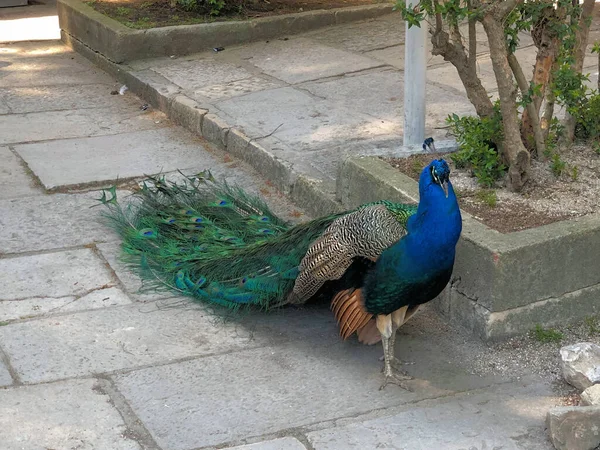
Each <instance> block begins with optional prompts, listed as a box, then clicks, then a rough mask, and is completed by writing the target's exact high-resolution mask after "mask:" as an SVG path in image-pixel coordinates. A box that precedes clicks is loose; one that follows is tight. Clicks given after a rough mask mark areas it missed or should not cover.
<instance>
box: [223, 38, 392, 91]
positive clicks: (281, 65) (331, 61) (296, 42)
mask: <svg viewBox="0 0 600 450" xmlns="http://www.w3.org/2000/svg"><path fill="white" fill-rule="evenodd" d="M233 52H237V54H239V55H240V56H243V57H244V59H245V60H247V62H248V63H251V64H253V65H255V66H256V67H258V68H260V69H261V70H262V71H263V72H264V73H266V74H268V75H270V76H272V77H275V78H277V79H279V80H282V81H285V82H286V83H290V84H296V83H302V82H304V81H310V80H318V79H320V78H325V77H332V76H335V75H342V74H344V73H347V72H356V71H359V70H365V69H370V68H372V67H377V66H380V65H381V62H380V61H377V60H375V59H372V58H367V57H365V56H362V55H357V54H355V53H350V52H347V51H343V50H338V49H336V48H333V47H328V46H326V45H322V44H319V43H318V42H315V41H314V40H311V39H307V38H294V39H290V40H288V41H284V40H275V41H269V43H264V42H259V43H256V44H252V45H248V46H244V47H243V48H238V49H234V50H233Z"/></svg>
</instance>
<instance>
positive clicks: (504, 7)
mask: <svg viewBox="0 0 600 450" xmlns="http://www.w3.org/2000/svg"><path fill="white" fill-rule="evenodd" d="M523 1H524V0H505V1H502V0H500V1H497V2H495V3H492V4H491V5H490V11H489V13H491V14H492V15H493V16H494V18H495V19H496V20H498V21H499V22H502V21H504V18H505V17H506V16H508V15H509V14H510V12H511V11H512V10H513V9H515V8H516V7H517V5H520V4H521V3H523Z"/></svg>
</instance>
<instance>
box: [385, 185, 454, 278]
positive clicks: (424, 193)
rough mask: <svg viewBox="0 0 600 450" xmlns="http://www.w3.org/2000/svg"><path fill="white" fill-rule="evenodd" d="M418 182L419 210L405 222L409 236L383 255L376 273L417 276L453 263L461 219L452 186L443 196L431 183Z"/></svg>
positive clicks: (441, 269) (442, 268)
mask: <svg viewBox="0 0 600 450" xmlns="http://www.w3.org/2000/svg"><path fill="white" fill-rule="evenodd" d="M420 181H421V182H420V183H419V188H420V189H419V191H420V201H419V207H418V209H417V212H416V214H415V215H414V216H412V217H411V218H410V219H409V221H408V223H407V231H408V234H407V235H406V236H405V237H404V238H403V239H401V240H400V241H398V242H397V243H396V244H394V245H392V246H391V247H389V248H388V249H387V250H386V251H384V252H383V253H382V255H381V257H380V258H379V260H378V262H377V266H380V267H378V268H376V270H378V271H379V270H381V271H382V272H388V270H389V269H390V268H391V267H393V268H394V271H395V272H396V273H398V274H402V276H403V277H407V276H410V275H411V274H412V275H414V276H415V277H417V276H421V275H423V274H432V273H435V272H439V271H443V270H447V269H448V268H452V265H453V264H454V256H455V247H456V243H457V241H458V238H459V236H460V233H461V230H462V218H461V215H460V209H459V207H458V202H457V200H456V194H455V193H454V189H453V187H452V184H451V183H450V182H448V197H446V195H445V193H444V191H443V189H442V188H441V187H440V186H439V185H436V184H434V183H433V181H432V180H428V179H425V180H420ZM381 266H383V267H381ZM385 266H388V267H385ZM390 266H391V267H390Z"/></svg>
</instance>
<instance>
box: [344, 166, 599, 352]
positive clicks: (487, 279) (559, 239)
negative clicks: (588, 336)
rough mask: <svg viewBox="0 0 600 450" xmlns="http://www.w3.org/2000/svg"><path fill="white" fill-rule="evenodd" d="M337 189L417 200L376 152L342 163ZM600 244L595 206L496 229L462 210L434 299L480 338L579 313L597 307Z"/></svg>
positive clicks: (349, 203)
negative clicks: (452, 255)
mask: <svg viewBox="0 0 600 450" xmlns="http://www.w3.org/2000/svg"><path fill="white" fill-rule="evenodd" d="M337 193H338V199H339V200H340V201H341V203H342V206H343V207H344V208H353V207H356V206H357V205H359V204H363V203H367V202H371V201H375V200H379V199H381V198H385V199H388V200H392V201H399V202H407V201H408V202H415V201H416V200H417V198H418V184H417V182H416V181H415V180H413V179H411V178H409V177H408V176H406V175H404V174H402V173H400V172H398V171H397V170H396V169H394V168H393V167H391V166H390V165H389V164H388V163H387V162H385V161H383V160H381V159H379V158H377V157H358V158H350V159H348V160H346V161H344V162H343V163H342V165H341V167H340V172H339V176H338V179H337ZM598 251H600V214H598V213H596V214H591V215H589V216H586V217H582V218H578V219H573V220H570V221H564V222H556V223H553V224H549V225H545V226H542V227H538V228H533V229H529V230H524V231H518V232H514V233H508V234H501V233H498V232H497V231H495V230H492V229H490V228H488V227H487V226H485V225H483V224H482V223H480V222H478V221H477V220H475V219H474V218H473V217H472V216H470V215H469V214H467V213H465V212H463V233H462V237H461V239H460V241H459V244H458V247H457V258H456V264H455V267H454V274H453V281H452V282H451V288H450V289H446V291H445V292H444V293H443V294H442V295H441V296H440V298H439V301H437V306H438V308H439V310H440V311H441V312H442V314H443V315H445V316H447V317H448V318H449V319H450V320H452V321H453V322H456V323H459V324H460V325H462V326H464V327H466V328H468V329H469V330H470V331H472V332H473V333H475V334H477V335H479V336H480V337H481V338H482V339H484V340H495V339H504V338H506V337H509V336H512V335H515V334H521V333H525V332H528V331H529V330H531V329H533V328H534V327H535V325H536V324H541V325H546V326H550V325H558V324H564V323H565V322H568V321H571V322H574V321H578V320H583V319H584V318H585V317H586V316H589V315H592V314H597V313H598V312H600V304H598V301H597V299H598V295H600V273H598V271H597V270H596V269H595V267H596V265H595V264H594V262H593V260H594V255H595V254H596V252H598ZM516 280H518V282H515V281H516Z"/></svg>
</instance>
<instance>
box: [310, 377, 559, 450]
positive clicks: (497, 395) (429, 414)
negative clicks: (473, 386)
mask: <svg viewBox="0 0 600 450" xmlns="http://www.w3.org/2000/svg"><path fill="white" fill-rule="evenodd" d="M555 402H556V399H555V398H554V396H553V394H552V391H551V388H550V387H549V386H545V385H543V384H540V383H539V382H537V383H532V384H531V385H527V384H525V383H510V384H508V385H503V386H500V387H494V388H492V389H486V390H484V391H480V392H474V393H468V394H465V395H458V396H455V397H450V398H445V399H441V400H432V401H426V402H423V403H419V404H414V405H410V406H408V407H406V408H402V409H404V411H402V412H400V413H399V414H395V415H393V416H389V417H384V418H379V419H373V420H367V421H364V422H357V423H351V424H348V425H342V426H338V427H335V428H330V429H325V430H321V431H315V432H312V433H309V434H308V440H309V442H310V443H311V445H312V446H313V448H314V449H315V450H362V449H367V448H369V449H371V448H373V449H374V448H403V449H444V450H464V449H500V448H501V449H503V450H521V449H527V450H549V449H550V448H552V447H551V445H550V443H549V442H548V439H547V437H546V435H545V431H544V417H545V415H546V412H547V410H548V408H550V407H552V406H553V405H554V404H555Z"/></svg>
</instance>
